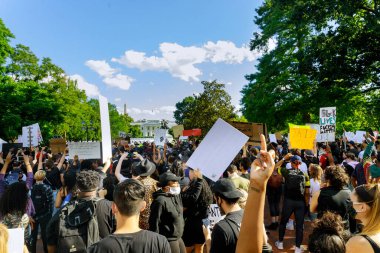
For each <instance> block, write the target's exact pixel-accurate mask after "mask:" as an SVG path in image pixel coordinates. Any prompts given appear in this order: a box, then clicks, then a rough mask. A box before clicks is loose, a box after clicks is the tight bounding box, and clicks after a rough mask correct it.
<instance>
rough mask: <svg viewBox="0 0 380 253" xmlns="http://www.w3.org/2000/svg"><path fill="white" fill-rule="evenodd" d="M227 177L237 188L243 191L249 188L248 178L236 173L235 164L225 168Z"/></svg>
mask: <svg viewBox="0 0 380 253" xmlns="http://www.w3.org/2000/svg"><path fill="white" fill-rule="evenodd" d="M227 175H228V178H229V179H230V180H231V181H232V182H233V183H234V185H235V187H236V188H237V189H242V190H244V191H248V188H249V180H248V179H246V178H245V177H241V176H239V174H238V169H237V167H236V166H235V165H233V164H231V165H230V166H228V168H227Z"/></svg>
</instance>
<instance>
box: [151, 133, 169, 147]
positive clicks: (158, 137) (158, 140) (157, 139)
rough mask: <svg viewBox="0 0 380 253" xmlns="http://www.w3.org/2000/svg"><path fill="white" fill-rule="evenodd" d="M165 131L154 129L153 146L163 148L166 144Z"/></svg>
mask: <svg viewBox="0 0 380 253" xmlns="http://www.w3.org/2000/svg"><path fill="white" fill-rule="evenodd" d="M167 133H168V130H167V129H155V130H154V144H156V146H164V144H165V142H166V134H167Z"/></svg>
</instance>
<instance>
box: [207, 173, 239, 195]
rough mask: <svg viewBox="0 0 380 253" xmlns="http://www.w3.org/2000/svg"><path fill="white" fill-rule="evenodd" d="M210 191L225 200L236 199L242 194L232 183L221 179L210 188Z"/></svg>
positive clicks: (226, 179)
mask: <svg viewBox="0 0 380 253" xmlns="http://www.w3.org/2000/svg"><path fill="white" fill-rule="evenodd" d="M212 191H213V192H214V193H218V194H220V195H222V196H223V197H225V198H227V199H237V198H240V197H242V196H243V194H242V193H241V192H240V191H239V190H238V189H236V186H235V185H234V183H233V182H232V181H231V180H230V179H228V178H222V179H219V180H218V181H216V183H215V184H214V185H213V187H212Z"/></svg>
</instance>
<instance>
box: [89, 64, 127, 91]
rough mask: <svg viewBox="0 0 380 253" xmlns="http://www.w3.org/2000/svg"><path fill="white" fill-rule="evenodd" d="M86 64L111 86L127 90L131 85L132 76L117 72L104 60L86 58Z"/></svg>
mask: <svg viewBox="0 0 380 253" xmlns="http://www.w3.org/2000/svg"><path fill="white" fill-rule="evenodd" d="M85 64H86V66H87V67H89V68H90V69H91V70H93V71H95V72H96V73H97V74H98V75H99V76H101V77H103V82H104V83H105V84H106V85H108V86H111V87H117V88H119V89H122V90H128V89H129V88H130V87H131V84H132V82H133V81H134V79H133V78H131V77H129V76H127V75H123V74H120V73H118V72H119V71H118V70H117V69H114V68H112V67H111V66H110V65H109V64H108V63H107V62H106V61H97V60H88V61H86V63H85Z"/></svg>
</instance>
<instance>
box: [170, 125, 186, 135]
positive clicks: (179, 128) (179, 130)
mask: <svg viewBox="0 0 380 253" xmlns="http://www.w3.org/2000/svg"><path fill="white" fill-rule="evenodd" d="M183 130H184V128H183V125H177V126H173V135H174V138H178V137H180V136H182V131H183Z"/></svg>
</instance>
